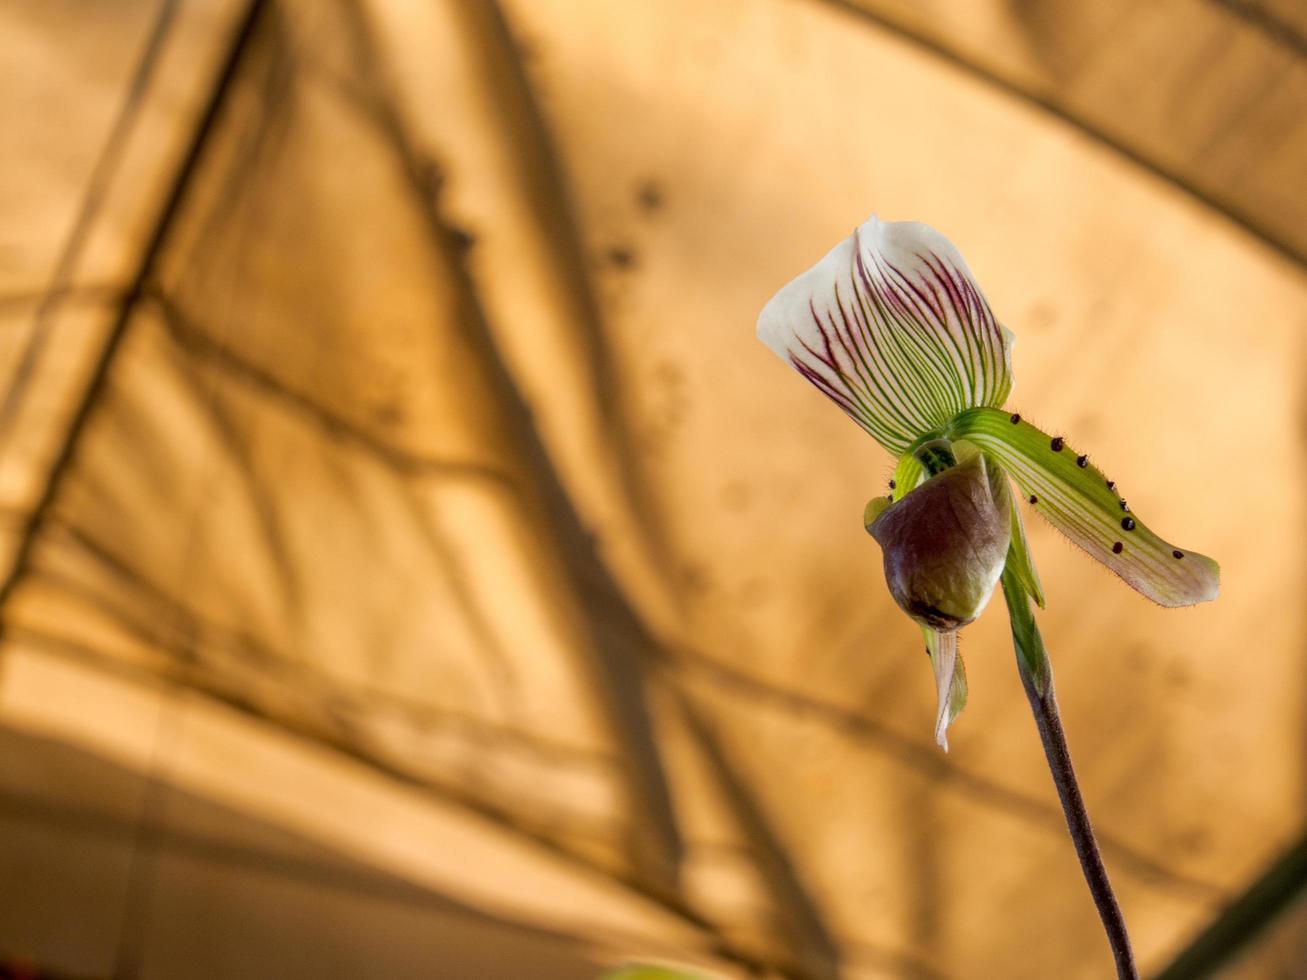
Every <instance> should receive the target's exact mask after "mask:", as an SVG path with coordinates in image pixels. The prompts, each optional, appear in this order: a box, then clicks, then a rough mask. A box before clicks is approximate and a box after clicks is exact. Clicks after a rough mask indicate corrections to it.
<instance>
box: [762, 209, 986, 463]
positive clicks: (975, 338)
mask: <svg viewBox="0 0 1307 980" xmlns="http://www.w3.org/2000/svg"><path fill="white" fill-rule="evenodd" d="M758 338H759V339H760V340H762V342H763V343H765V344H766V345H767V346H768V347H770V348H771V349H772V350H773V351H775V352H776V353H777V354H778V355H779V356H780V357H782V358H783V359H784V360H785V361H787V362H788V363H789V364H791V365H792V366H793V367H794V368H795V369H796V370H798V371H799V373H800V374H802V375H803V376H804V377H805V378H807V379H808V380H809V381H810V382H812V384H813V385H815V386H816V387H817V388H818V389H819V390H821V391H822V392H823V393H824V394H825V395H827V396H828V397H829V398H830V399H831V400H832V401H834V402H835V403H836V404H837V405H839V406H840V408H842V409H844V411H845V412H846V413H848V415H849V416H850V417H851V418H852V419H853V420H854V421H855V422H857V423H858V424H859V425H860V426H862V427H863V428H864V429H866V430H867V432H869V433H870V434H871V435H872V436H873V437H874V438H875V439H876V441H877V442H879V443H880V444H881V445H882V446H884V447H885V448H886V449H888V450H890V451H891V452H892V453H894V454H895V455H902V454H903V452H904V451H906V450H907V449H908V447H909V446H911V445H912V443H913V442H914V441H916V440H917V439H918V438H919V437H921V436H923V435H926V434H928V433H931V432H934V431H937V430H939V429H940V428H942V427H943V426H944V425H945V424H947V423H948V421H949V419H951V418H953V417H954V416H955V415H957V414H958V413H959V412H961V411H962V410H964V409H966V408H970V407H973V406H977V405H1001V404H1003V401H1004V399H1006V398H1007V394H1008V392H1009V391H1010V390H1011V387H1012V372H1011V358H1010V347H1009V342H1008V339H1007V336H1006V335H1005V333H1004V331H1003V330H1002V329H1001V328H1000V327H999V325H998V323H997V321H996V320H995V319H994V315H993V313H992V312H991V311H990V309H989V304H988V303H987V302H986V301H985V297H984V295H983V294H982V293H981V291H980V287H979V286H977V285H976V283H975V280H973V279H972V277H971V273H970V271H969V270H968V269H967V264H966V262H964V261H963V259H962V256H961V255H960V254H959V253H958V250H957V249H956V248H954V247H953V244H952V243H951V242H950V241H949V240H948V239H947V238H945V237H944V236H943V235H941V234H940V233H939V232H937V231H935V230H934V229H933V228H930V227H928V226H926V225H923V224H918V223H917V222H911V221H903V222H883V221H880V220H878V219H876V218H874V217H873V218H871V219H870V220H869V221H867V222H866V223H864V224H863V225H862V226H860V227H859V228H858V229H857V230H856V231H854V233H853V234H852V235H851V236H850V237H849V238H846V239H845V240H844V241H842V242H840V244H838V245H837V246H835V248H834V249H832V250H831V251H830V253H829V254H827V255H826V257H825V258H823V259H822V260H821V261H820V262H818V263H817V264H816V265H815V266H813V268H811V269H809V270H808V271H807V272H805V273H804V274H803V275H801V276H799V277H798V278H797V279H795V280H794V281H793V282H791V283H789V284H788V285H786V286H785V287H784V288H782V289H781V290H780V292H778V293H777V294H776V295H775V296H774V297H772V299H771V301H770V302H768V303H767V305H766V307H765V308H764V309H763V311H762V314H761V315H760V316H759V317H758Z"/></svg>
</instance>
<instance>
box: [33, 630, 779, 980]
mask: <svg viewBox="0 0 1307 980" xmlns="http://www.w3.org/2000/svg"><path fill="white" fill-rule="evenodd" d="M23 638H24V639H26V640H29V641H31V642H33V644H34V645H36V646H38V647H39V649H41V650H42V651H43V652H45V653H47V654H49V655H50V656H55V657H60V658H62V659H65V660H69V661H71V662H74V663H78V664H83V665H90V666H93V667H96V668H97V669H103V670H106V671H108V672H109V673H112V674H115V675H117V676H118V677H121V678H123V679H125V680H127V681H130V682H131V683H134V684H138V685H140V686H143V687H151V688H154V689H156V690H157V689H159V688H167V689H172V690H181V691H185V690H198V689H196V688H187V687H186V686H185V685H184V684H182V683H180V682H178V681H176V680H173V679H170V678H167V677H162V676H160V675H158V674H155V673H151V672H150V671H148V670H145V669H142V668H137V667H134V666H133V665H131V664H127V663H124V662H121V661H116V660H107V659H105V657H104V656H103V654H101V653H100V652H99V651H95V650H89V649H87V648H85V647H83V646H81V645H80V644H78V643H74V642H71V641H68V640H64V639H60V638H48V637H45V636H43V635H42V634H39V633H30V634H28V635H26V636H24V637H23ZM200 693H202V694H203V695H204V696H205V697H206V698H208V699H209V700H211V701H212V702H213V703H215V704H219V705H222V706H223V707H225V708H227V709H229V710H231V711H233V712H235V713H236V714H238V715H241V716H242V717H245V718H248V719H251V720H253V721H256V722H259V723H261V724H266V725H269V726H270V727H272V728H275V729H276V730H277V731H278V732H280V733H282V734H284V735H287V736H289V737H292V738H295V739H298V740H301V741H303V742H306V743H308V744H311V745H313V746H316V747H318V748H322V749H327V750H330V751H332V752H334V753H336V754H337V755H339V756H340V757H342V758H343V759H346V760H348V761H349V762H352V763H354V764H356V765H358V766H360V767H361V768H363V769H366V770H367V771H369V772H371V773H374V774H377V775H380V776H383V777H385V778H386V779H389V780H390V781H391V782H393V783H395V784H397V785H400V786H405V787H408V788H411V789H414V790H417V791H419V792H421V793H423V794H426V795H429V796H430V797H431V798H432V799H435V800H437V801H439V802H441V803H443V804H446V805H448V806H450V807H452V808H454V809H456V810H460V811H463V812H464V813H467V814H470V815H471V816H474V817H477V818H479V819H482V820H484V821H486V822H487V823H489V824H491V825H492V826H494V827H496V828H497V829H499V830H502V831H507V832H509V833H510V834H513V835H516V836H518V837H520V838H522V839H523V840H525V841H527V842H528V843H530V844H532V845H534V846H535V847H538V848H539V849H540V850H542V851H544V852H545V853H547V854H549V855H550V856H552V857H554V858H556V859H558V860H561V861H565V862H567V863H568V864H569V865H571V866H572V867H573V868H574V869H575V870H576V871H577V872H579V873H581V874H583V875H586V876H591V877H593V878H595V879H599V880H604V881H607V882H611V883H614V884H617V885H619V886H621V887H622V888H623V889H625V890H626V891H627V892H629V893H631V894H632V895H634V896H636V897H638V898H641V899H643V900H645V901H647V902H649V903H650V904H651V905H654V906H656V907H658V908H659V909H661V910H662V911H663V912H665V913H668V914H670V915H673V916H675V917H676V918H678V919H680V920H681V921H682V922H684V923H685V924H686V925H688V926H690V927H691V928H693V929H695V930H697V931H698V932H700V933H701V934H702V935H703V937H704V940H705V951H706V952H708V953H710V954H713V955H716V956H719V957H721V958H722V959H724V960H728V961H730V962H732V963H735V964H738V965H740V966H742V967H745V968H746V969H748V970H750V971H751V975H756V976H765V975H770V974H767V973H766V970H768V969H772V965H771V964H769V963H766V962H764V961H762V960H760V959H758V958H756V957H754V956H752V955H751V954H749V953H748V952H747V951H745V950H743V949H740V948H738V947H736V946H735V945H734V944H731V943H729V942H727V941H726V940H724V939H723V938H722V937H721V936H720V935H719V934H718V932H717V930H716V927H715V926H714V925H713V923H711V922H709V921H708V920H707V919H705V918H703V917H702V916H700V915H699V913H698V912H696V911H695V910H694V909H693V908H691V907H690V906H689V905H688V904H686V903H685V902H683V901H681V900H679V899H676V898H674V897H672V896H668V895H666V894H665V893H663V892H662V891H660V890H659V889H657V888H656V887H651V886H650V885H649V884H648V883H647V882H645V881H644V880H643V879H642V878H641V876H640V875H638V874H631V873H629V872H625V871H623V870H621V869H620V868H615V867H613V866H612V865H610V864H607V863H603V862H600V861H596V860H595V859H594V858H593V857H592V856H591V853H590V849H573V848H570V847H569V846H568V845H567V844H566V843H564V842H561V841H559V840H557V839H556V838H554V837H550V836H548V835H547V834H546V833H544V832H542V831H540V830H538V829H535V828H532V827H529V826H526V825H523V824H520V823H519V822H518V819H517V815H516V814H514V813H513V812H512V811H510V810H507V809H505V808H503V807H500V806H497V805H495V804H494V803H492V802H489V801H486V800H483V799H479V798H476V797H472V796H468V795H465V794H463V793H461V792H460V791H459V790H458V789H456V788H454V787H452V786H447V785H443V784H440V783H436V782H433V781H430V780H427V779H424V778H422V777H420V776H417V775H415V774H414V773H411V772H408V771H407V770H404V769H401V768H399V767H397V766H394V765H392V764H391V763H388V762H386V761H385V760H383V759H378V758H375V757H372V756H369V755H367V754H366V753H364V752H362V751H360V750H359V749H358V748H357V747H355V746H353V745H350V744H349V743H347V742H344V741H342V740H340V739H338V738H335V737H333V736H331V735H328V734H326V733H324V732H321V731H317V730H314V729H311V728H308V727H307V726H304V725H302V724H300V723H299V722H297V721H294V720H288V719H284V718H280V717H274V716H273V715H270V714H268V713H267V712H266V711H265V710H264V709H263V708H261V707H260V706H259V705H258V704H257V703H255V702H253V701H251V700H249V699H246V698H243V697H240V696H239V695H236V694H233V693H231V692H228V691H219V690H207V689H206V690H203V691H200Z"/></svg>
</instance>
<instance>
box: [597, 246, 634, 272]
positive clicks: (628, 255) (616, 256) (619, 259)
mask: <svg viewBox="0 0 1307 980" xmlns="http://www.w3.org/2000/svg"><path fill="white" fill-rule="evenodd" d="M604 258H605V259H607V260H608V264H609V265H611V266H613V267H614V268H617V269H633V268H635V265H636V255H635V252H634V250H633V249H631V248H630V247H629V246H626V245H613V246H611V247H610V248H609V249H608V250H607V251H606V252H604Z"/></svg>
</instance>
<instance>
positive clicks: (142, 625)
mask: <svg viewBox="0 0 1307 980" xmlns="http://www.w3.org/2000/svg"><path fill="white" fill-rule="evenodd" d="M52 526H54V527H58V528H59V529H60V530H61V531H62V532H63V533H65V534H66V535H68V537H69V539H70V540H72V541H73V542H75V543H76V544H77V545H78V546H79V547H81V548H82V549H83V551H84V552H85V553H86V554H87V556H88V557H90V558H92V559H93V560H95V561H97V562H98V563H99V565H100V567H101V569H102V570H103V571H105V572H106V573H107V574H109V575H110V576H113V577H115V578H117V579H118V580H119V581H121V582H123V583H125V584H126V585H127V586H128V587H129V588H134V589H136V590H137V592H138V593H140V594H141V597H142V598H144V599H145V600H146V601H147V602H151V603H153V604H155V605H157V606H159V607H161V609H162V611H163V613H164V614H165V616H166V617H168V618H170V619H171V620H172V621H174V622H178V623H180V624H181V626H182V628H183V629H184V630H185V631H187V632H191V633H197V634H199V635H201V636H202V637H204V638H206V639H209V640H211V641H216V642H217V643H218V644H219V645H220V647H221V648H222V649H223V651H224V652H227V653H229V654H232V655H234V656H236V657H237V658H238V659H241V660H244V661H245V662H246V663H247V664H249V665H250V666H252V667H257V668H260V669H265V670H266V669H269V668H272V669H275V670H278V671H282V672H285V673H287V674H290V675H291V676H292V677H293V678H294V679H297V680H298V681H299V682H300V683H309V684H313V685H315V686H318V687H320V688H322V689H323V691H324V692H325V693H326V694H327V695H328V696H330V697H339V696H340V695H339V687H338V683H337V681H336V679H335V678H332V677H331V676H330V675H328V674H324V673H322V672H321V671H319V670H318V669H317V668H315V667H313V666H312V665H310V664H308V663H305V662H303V661H300V660H296V659H295V658H292V657H289V656H287V655H286V654H284V653H282V652H280V651H277V650H273V649H271V648H269V647H266V646H264V645H263V644H261V643H259V642H258V641H256V640H255V639H254V638H253V637H251V636H249V635H247V634H245V633H242V632H239V631H237V630H233V629H230V628H229V627H226V626H223V625H222V624H220V623H216V622H214V621H213V620H211V619H209V618H207V617H205V616H202V615H201V614H199V613H198V612H196V611H195V610H193V609H191V608H190V607H189V606H187V605H186V604H185V603H183V602H182V601H181V600H180V599H177V598H175V597H174V596H171V595H169V594H168V593H167V592H165V591H164V590H163V589H162V588H160V587H159V586H157V585H155V584H154V583H153V582H150V581H149V580H147V579H146V578H145V577H144V576H143V575H141V574H140V573H139V572H138V571H137V570H136V569H134V568H133V567H131V566H130V565H129V564H128V563H126V562H125V561H123V560H122V559H120V558H119V557H117V556H116V555H113V554H112V553H110V552H109V551H108V550H107V549H105V548H103V547H102V546H101V545H100V544H98V543H97V542H95V541H93V540H91V539H90V538H89V537H87V536H86V535H85V534H83V533H82V532H81V531H80V530H78V529H76V528H73V527H70V526H67V525H63V524H52ZM31 574H32V575H33V576H34V577H39V578H40V579H43V580H45V581H46V582H48V583H49V584H50V585H51V586H53V587H55V588H58V589H61V590H63V591H64V592H66V593H67V594H69V595H71V596H75V597H78V598H81V599H85V600H86V601H88V602H90V603H91V604H92V605H94V606H95V607H96V608H97V609H98V610H99V611H101V612H103V613H105V614H106V615H108V616H110V617H111V618H112V619H114V620H115V621H116V622H117V623H118V624H119V625H120V626H122V627H123V628H124V629H126V630H127V631H128V633H129V634H131V635H132V636H134V637H135V638H136V639H137V640H139V641H140V642H142V643H143V644H145V645H146V646H157V647H162V648H164V649H165V650H167V651H169V656H171V658H172V659H173V660H176V661H178V662H179V663H181V664H183V665H188V666H195V663H194V660H195V658H194V657H193V656H192V655H191V654H190V653H189V652H188V648H187V647H186V646H185V645H184V644H182V643H180V642H179V641H176V640H174V639H172V638H169V637H167V636H163V635H161V634H160V633H159V632H158V630H157V629H153V628H152V626H153V625H154V624H153V623H146V622H143V621H142V620H141V619H140V618H139V617H136V616H133V614H132V613H131V612H129V611H128V610H127V609H126V608H124V607H123V605H122V604H121V603H115V602H114V601H113V600H112V599H110V598H109V597H108V596H107V595H105V594H104V593H102V592H97V591H95V590H93V589H91V588H89V587H87V586H86V585H84V584H83V583H81V582H78V581H76V580H74V579H72V578H69V577H67V576H65V575H62V574H58V573H55V572H52V571H47V570H41V569H36V570H34V571H33V572H32V573H31ZM162 618H164V617H159V619H162ZM156 622H157V621H156ZM11 629H12V630H13V631H14V634H15V635H25V634H28V635H30V634H31V633H32V632H33V631H32V630H31V628H30V627H25V626H13V627H11ZM353 687H354V689H355V690H358V691H361V692H362V694H363V695H364V697H365V698H366V699H370V700H372V701H373V702H375V703H380V704H383V705H386V706H388V707H389V708H391V709H393V710H395V711H397V712H399V713H401V714H403V715H404V716H405V717H406V718H407V719H409V720H410V721H411V722H412V723H413V724H415V725H416V726H417V727H419V728H421V729H424V730H430V729H431V728H432V727H434V726H441V727H444V728H447V729H449V728H453V729H457V730H458V731H459V732H460V737H462V738H466V739H467V740H469V741H472V742H480V743H481V745H482V747H485V746H488V745H494V744H498V745H502V746H504V747H512V748H514V749H517V750H521V751H524V752H527V753H528V754H530V755H533V756H536V757H537V758H538V759H539V760H540V761H542V762H545V763H546V764H549V765H567V766H604V767H612V766H614V765H615V764H616V761H617V760H615V759H614V758H612V757H610V756H607V755H604V754H602V753H599V752H595V751H592V750H589V749H583V748H579V747H577V746H574V745H569V744H567V743H563V742H554V741H550V740H548V739H545V738H542V737H539V736H536V735H532V734H529V733H527V732H524V731H522V730H520V729H517V728H509V727H505V726H502V725H499V724H497V723H494V722H490V721H487V720H485V719H483V718H480V717H478V716H476V715H471V714H464V713H461V712H456V711H452V710H450V709H447V708H442V707H437V706H434V705H430V704H426V703H424V702H419V701H413V700H410V699H409V698H406V697H404V696H403V695H401V694H397V693H395V692H392V691H386V690H381V689H376V688H372V687H369V686H367V685H365V684H362V683H356V684H354V685H353Z"/></svg>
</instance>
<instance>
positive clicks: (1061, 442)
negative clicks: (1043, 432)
mask: <svg viewBox="0 0 1307 980" xmlns="http://www.w3.org/2000/svg"><path fill="white" fill-rule="evenodd" d="M1049 445H1050V446H1052V447H1053V452H1055V453H1060V452H1061V451H1062V447H1063V446H1065V445H1066V440H1065V439H1063V438H1062V437H1061V436H1054V437H1053V441H1052V442H1050V443H1049Z"/></svg>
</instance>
